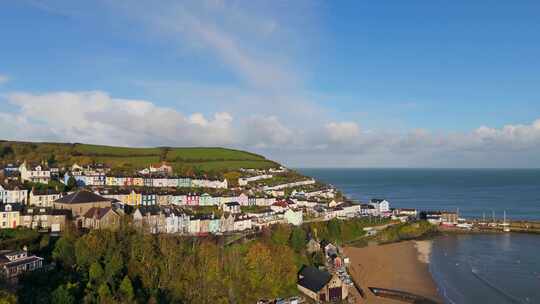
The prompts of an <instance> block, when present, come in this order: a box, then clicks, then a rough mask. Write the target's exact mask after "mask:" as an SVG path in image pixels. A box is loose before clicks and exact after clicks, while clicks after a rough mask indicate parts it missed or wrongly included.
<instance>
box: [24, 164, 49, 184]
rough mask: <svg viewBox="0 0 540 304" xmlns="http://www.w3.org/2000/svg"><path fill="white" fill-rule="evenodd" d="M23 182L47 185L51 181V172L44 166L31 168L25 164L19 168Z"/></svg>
mask: <svg viewBox="0 0 540 304" xmlns="http://www.w3.org/2000/svg"><path fill="white" fill-rule="evenodd" d="M19 172H20V173H21V181H23V182H24V181H29V182H32V183H41V184H47V183H49V181H50V180H51V170H50V169H49V168H47V167H46V166H44V165H37V166H31V165H28V164H27V163H26V161H25V162H23V163H22V164H21V165H20V166H19Z"/></svg>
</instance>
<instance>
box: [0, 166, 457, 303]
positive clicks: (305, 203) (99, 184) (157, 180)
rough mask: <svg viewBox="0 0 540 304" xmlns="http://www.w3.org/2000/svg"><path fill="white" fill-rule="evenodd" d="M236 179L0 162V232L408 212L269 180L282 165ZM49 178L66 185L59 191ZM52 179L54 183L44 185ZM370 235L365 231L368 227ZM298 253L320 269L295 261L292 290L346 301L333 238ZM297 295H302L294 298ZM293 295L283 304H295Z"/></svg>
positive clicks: (10, 265)
mask: <svg viewBox="0 0 540 304" xmlns="http://www.w3.org/2000/svg"><path fill="white" fill-rule="evenodd" d="M240 171H241V175H240V177H238V180H235V181H230V180H227V179H222V180H212V179H205V178H202V177H201V178H193V177H179V176H176V175H175V173H174V172H173V168H172V167H171V166H170V165H168V164H167V163H159V164H155V165H152V166H150V167H149V168H144V169H142V170H140V171H138V172H133V175H130V176H125V175H123V176H119V175H116V174H112V173H111V170H110V168H108V167H107V166H105V165H103V164H91V165H85V166H81V165H78V164H73V165H72V166H71V167H67V168H53V167H48V166H46V165H45V164H43V163H42V164H30V163H27V162H22V163H20V164H9V165H6V166H5V167H4V168H2V169H1V171H0V174H1V175H0V176H1V178H2V179H1V183H0V203H1V204H0V228H1V229H5V228H17V227H26V228H31V229H36V230H39V231H40V232H43V233H51V234H59V233H61V232H62V231H64V230H65V229H67V227H68V226H69V227H76V228H77V229H81V230H91V229H105V228H111V229H114V228H115V227H117V226H118V225H120V223H121V221H123V220H127V219H129V220H130V221H132V223H133V224H134V225H135V226H136V227H138V228H140V229H142V230H143V231H145V232H147V233H154V234H157V233H170V234H178V235H188V236H207V235H210V234H214V235H234V234H239V235H248V234H251V233H255V232H256V231H258V230H261V229H262V228H264V227H266V226H269V225H274V224H278V223H285V224H290V225H301V224H302V223H303V222H308V221H327V220H330V219H333V218H354V217H364V216H372V217H393V218H394V219H395V220H402V221H406V220H407V219H409V218H414V217H417V215H418V213H417V211H416V210H414V209H391V208H390V204H389V202H388V201H386V200H384V199H372V200H371V201H370V202H369V203H367V204H361V203H353V202H350V201H348V200H347V199H346V198H344V197H343V196H342V195H341V193H339V192H338V191H337V190H336V189H334V188H333V187H332V186H329V185H325V184H322V183H319V182H317V181H315V180H314V179H311V178H306V177H303V176H300V175H297V178H296V179H295V180H293V181H290V180H287V182H282V181H283V180H286V179H280V178H278V177H280V176H285V175H287V174H288V172H289V169H287V168H283V167H280V168H276V169H268V170H255V169H241V170H240ZM51 181H56V182H57V184H61V185H65V186H69V187H68V188H70V189H71V190H70V191H67V192H65V193H64V192H61V191H59V189H57V188H58V187H56V188H51V187H50V186H47V187H42V186H43V185H51ZM53 184H54V183H53ZM428 220H429V221H432V222H445V223H447V224H457V221H458V218H457V215H456V213H452V212H447V213H441V212H438V213H435V212H433V213H429V214H428ZM368 233H375V231H368ZM308 250H319V251H322V252H323V253H324V254H325V256H326V258H327V260H328V263H327V264H328V267H326V269H325V270H320V269H318V268H315V267H304V268H303V269H302V270H301V271H300V273H299V274H298V289H299V290H300V291H301V292H302V293H303V294H304V295H305V296H306V297H307V298H310V299H312V300H313V301H316V302H318V301H320V302H325V301H335V300H342V299H346V298H347V297H348V295H349V288H354V287H353V282H351V278H350V276H349V275H348V274H347V272H346V268H345V264H347V263H348V259H347V258H346V257H343V256H341V255H340V252H339V250H338V248H336V246H334V245H333V244H329V243H325V242H324V241H322V242H319V241H315V240H313V239H310V240H309V242H308ZM41 267H45V265H44V261H43V259H42V258H40V257H38V256H35V255H32V254H31V253H29V252H27V250H25V248H23V249H22V250H18V251H6V250H3V251H0V271H1V272H2V273H3V274H4V275H5V276H7V277H8V278H15V279H16V277H17V276H18V275H20V274H21V273H23V272H25V271H32V270H35V269H39V268H41ZM302 299H303V298H302ZM298 301H299V299H292V300H290V301H289V302H283V303H295V302H298Z"/></svg>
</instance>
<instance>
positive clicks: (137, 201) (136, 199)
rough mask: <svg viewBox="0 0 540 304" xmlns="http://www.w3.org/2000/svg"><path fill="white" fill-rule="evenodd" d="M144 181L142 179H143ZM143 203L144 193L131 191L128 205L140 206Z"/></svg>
mask: <svg viewBox="0 0 540 304" xmlns="http://www.w3.org/2000/svg"><path fill="white" fill-rule="evenodd" d="M141 180H142V179H141ZM141 202H142V193H140V192H135V190H131V193H130V194H129V196H128V200H127V202H126V203H127V204H128V205H131V206H140V205H141Z"/></svg>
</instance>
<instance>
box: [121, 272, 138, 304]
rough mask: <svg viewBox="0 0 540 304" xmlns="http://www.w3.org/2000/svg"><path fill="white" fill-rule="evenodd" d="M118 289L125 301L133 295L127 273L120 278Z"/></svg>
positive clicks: (129, 299)
mask: <svg viewBox="0 0 540 304" xmlns="http://www.w3.org/2000/svg"><path fill="white" fill-rule="evenodd" d="M118 290H119V291H120V294H121V295H122V298H123V299H125V300H127V301H131V300H132V299H133V297H134V296H135V294H134V292H133V285H132V284H131V280H130V279H129V277H128V276H127V275H126V276H125V277H124V279H123V280H122V283H120V287H119V289H118Z"/></svg>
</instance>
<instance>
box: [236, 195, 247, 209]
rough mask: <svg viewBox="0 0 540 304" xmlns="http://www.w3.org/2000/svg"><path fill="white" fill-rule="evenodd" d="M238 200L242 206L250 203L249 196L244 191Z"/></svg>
mask: <svg viewBox="0 0 540 304" xmlns="http://www.w3.org/2000/svg"><path fill="white" fill-rule="evenodd" d="M236 201H237V202H238V203H239V204H240V206H247V205H249V197H248V196H247V195H246V194H244V193H241V194H240V195H239V196H238V197H237V199H236Z"/></svg>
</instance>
